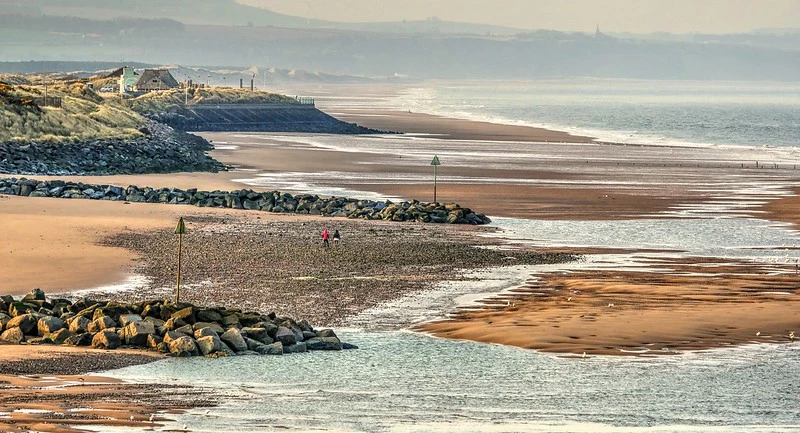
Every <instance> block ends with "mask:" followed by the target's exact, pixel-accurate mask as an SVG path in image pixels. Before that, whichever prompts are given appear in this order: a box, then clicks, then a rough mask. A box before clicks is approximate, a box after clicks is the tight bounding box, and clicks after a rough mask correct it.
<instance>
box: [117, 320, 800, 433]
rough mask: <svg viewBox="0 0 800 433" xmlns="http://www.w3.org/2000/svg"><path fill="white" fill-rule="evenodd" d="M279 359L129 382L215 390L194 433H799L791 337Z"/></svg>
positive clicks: (405, 349)
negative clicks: (688, 349)
mask: <svg viewBox="0 0 800 433" xmlns="http://www.w3.org/2000/svg"><path fill="white" fill-rule="evenodd" d="M342 336H343V337H344V338H345V339H346V340H348V341H351V342H353V343H356V344H358V345H359V346H361V348H360V349H358V350H353V351H346V352H339V353H320V352H314V353H309V354H303V355H291V356H289V355H287V356H283V357H253V356H251V357H234V358H228V359H218V360H208V359H173V360H166V361H160V362H157V363H153V364H149V365H144V366H138V367H131V368H127V369H123V370H118V371H117V372H115V373H114V374H115V375H118V376H119V377H123V378H126V379H138V380H147V381H153V380H155V381H157V382H159V383H184V384H194V385H203V386H208V387H211V388H212V389H214V390H215V393H217V394H218V395H221V396H224V400H225V402H224V403H223V404H222V405H221V406H219V407H216V408H213V409H211V412H210V413H209V414H208V415H205V414H204V412H205V409H203V410H198V411H194V412H191V413H189V414H184V415H177V416H175V418H176V420H177V425H182V424H187V425H188V426H189V428H190V429H191V431H205V432H218V431H232V432H250V431H328V432H330V431H333V432H362V431H363V432H478V431H488V432H552V431H555V432H608V431H614V432H748V433H751V432H796V431H800V412H798V404H800V400H798V396H800V381H798V380H797V377H798V375H800V362H798V361H797V359H798V356H800V345H798V344H795V345H781V346H776V345H757V346H749V347H744V348H732V349H723V350H717V351H713V352H706V353H691V354H687V355H683V356H675V357H659V358H640V359H631V358H611V357H597V358H585V359H563V358H559V357H556V356H553V355H543V354H539V353H536V352H532V351H528V350H522V349H516V348H512V347H505V346H500V345H492V344H477V343H470V342H462V341H448V340H440V339H434V338H431V337H427V336H423V335H417V334H413V333H409V332H383V333H371V332H355V333H343V334H342Z"/></svg>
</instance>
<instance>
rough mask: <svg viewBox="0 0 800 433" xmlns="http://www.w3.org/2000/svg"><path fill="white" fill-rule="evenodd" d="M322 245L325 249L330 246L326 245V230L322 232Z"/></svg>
mask: <svg viewBox="0 0 800 433" xmlns="http://www.w3.org/2000/svg"><path fill="white" fill-rule="evenodd" d="M322 245H324V246H325V247H326V248H330V246H331V245H330V244H329V243H328V229H327V228H325V229H324V230H322Z"/></svg>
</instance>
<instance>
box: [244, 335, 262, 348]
mask: <svg viewBox="0 0 800 433" xmlns="http://www.w3.org/2000/svg"><path fill="white" fill-rule="evenodd" d="M244 342H245V343H247V349H248V350H252V351H253V352H258V351H259V350H258V349H259V348H260V347H261V346H264V343H261V342H258V341H256V340H253V339H252V338H247V337H244Z"/></svg>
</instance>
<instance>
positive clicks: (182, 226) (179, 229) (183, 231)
mask: <svg viewBox="0 0 800 433" xmlns="http://www.w3.org/2000/svg"><path fill="white" fill-rule="evenodd" d="M175 234H176V235H183V234H186V224H184V223H183V217H181V219H179V220H178V227H175Z"/></svg>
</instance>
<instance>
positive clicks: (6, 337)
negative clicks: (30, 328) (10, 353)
mask: <svg viewBox="0 0 800 433" xmlns="http://www.w3.org/2000/svg"><path fill="white" fill-rule="evenodd" d="M0 341H2V342H3V343H8V344H20V343H22V342H23V341H25V335H24V334H23V333H22V330H21V329H19V328H9V329H6V331H5V332H3V333H2V334H0Z"/></svg>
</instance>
